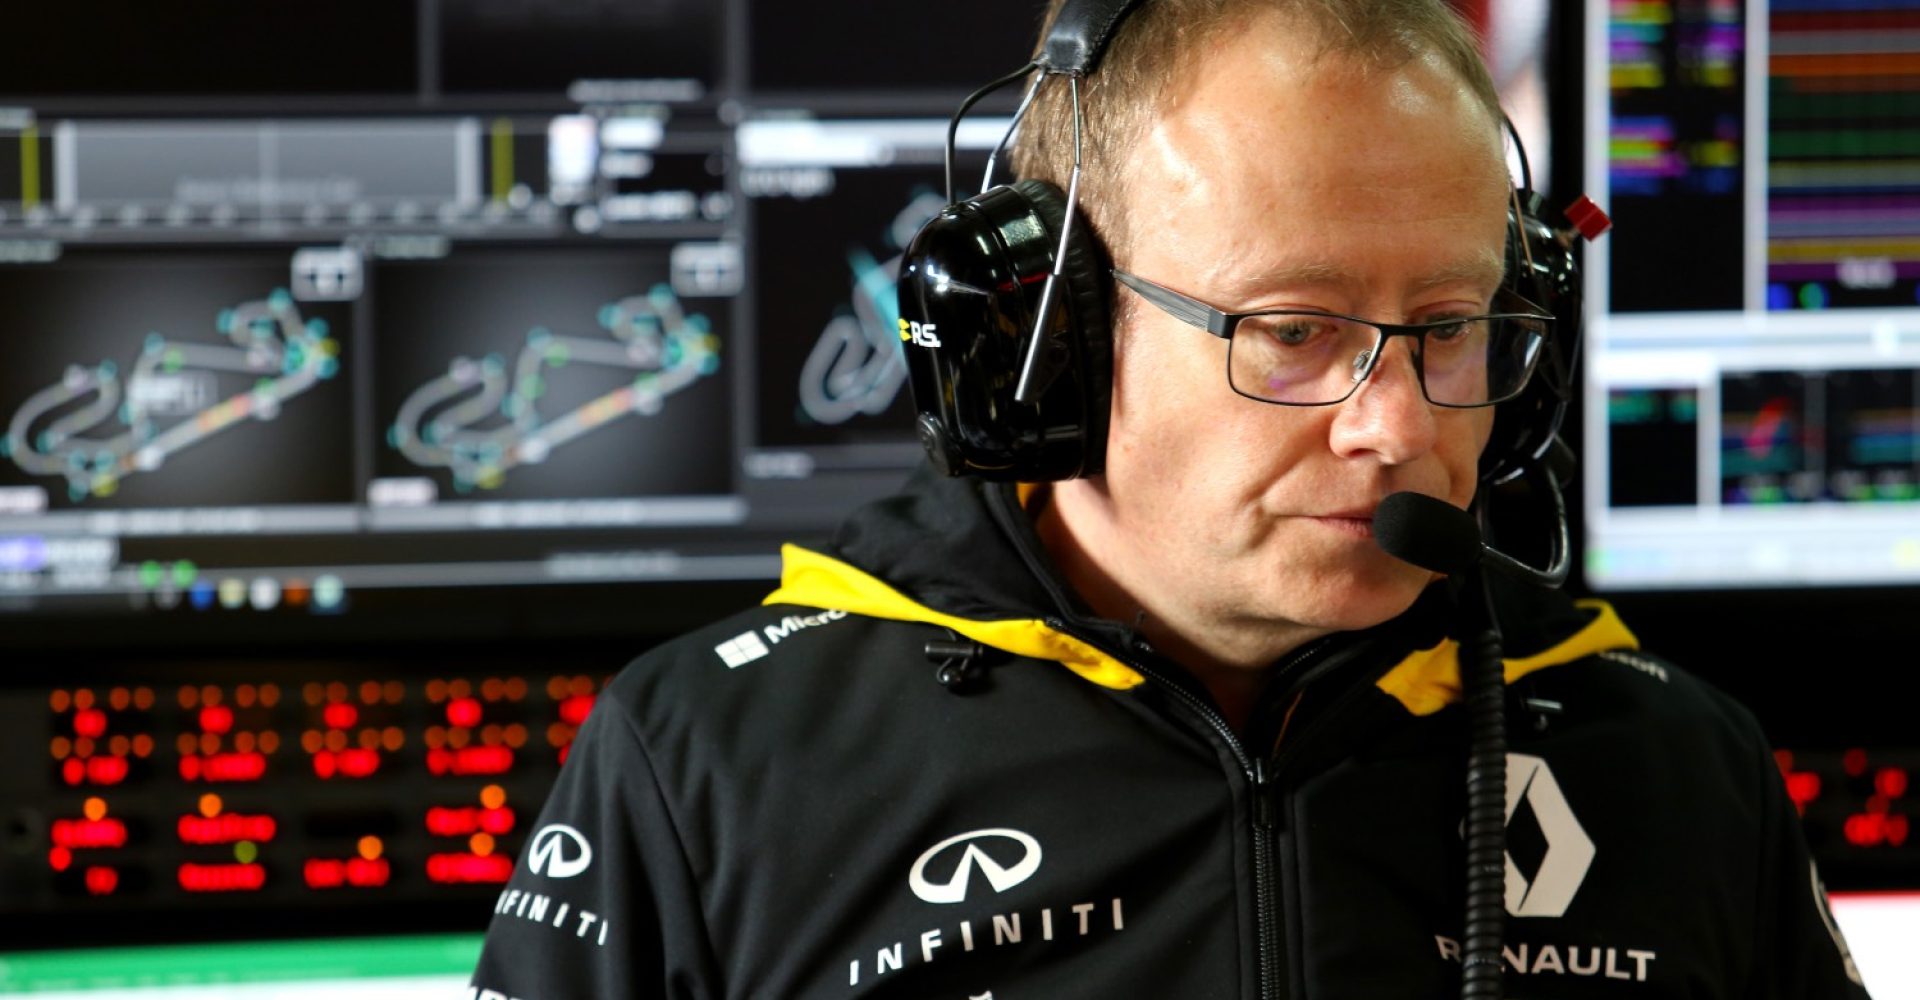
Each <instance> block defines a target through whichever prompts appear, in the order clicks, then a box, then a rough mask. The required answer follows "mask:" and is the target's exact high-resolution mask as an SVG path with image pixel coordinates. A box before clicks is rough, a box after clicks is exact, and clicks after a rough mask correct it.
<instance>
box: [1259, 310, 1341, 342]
mask: <svg viewBox="0 0 1920 1000" xmlns="http://www.w3.org/2000/svg"><path fill="white" fill-rule="evenodd" d="M1261 326H1262V327H1264V329H1265V333H1266V336H1267V339H1269V340H1271V341H1273V342H1274V343H1276V344H1279V345H1280V346H1282V347H1301V346H1303V345H1306V344H1309V343H1312V342H1313V340H1314V338H1315V337H1319V336H1325V335H1326V334H1327V333H1329V332H1331V330H1332V324H1330V323H1327V322H1325V321H1322V320H1315V319H1310V318H1307V317H1303V316H1274V317H1268V318H1266V322H1265V323H1262V324H1261Z"/></svg>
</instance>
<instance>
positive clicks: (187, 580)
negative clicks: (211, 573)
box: [173, 559, 200, 590]
mask: <svg viewBox="0 0 1920 1000" xmlns="http://www.w3.org/2000/svg"><path fill="white" fill-rule="evenodd" d="M199 575H200V567H198V566H195V565H194V564H193V562H192V560H188V559H182V560H180V561H179V562H177V563H174V564H173V585H174V586H176V587H179V588H181V589H183V590H184V589H186V588H187V587H191V586H193V581H194V580H195V579H196V578H197V577H199Z"/></svg>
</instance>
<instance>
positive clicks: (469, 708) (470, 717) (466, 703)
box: [447, 698, 480, 727]
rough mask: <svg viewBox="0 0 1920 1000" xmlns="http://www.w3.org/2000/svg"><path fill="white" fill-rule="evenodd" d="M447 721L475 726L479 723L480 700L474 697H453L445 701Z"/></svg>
mask: <svg viewBox="0 0 1920 1000" xmlns="http://www.w3.org/2000/svg"><path fill="white" fill-rule="evenodd" d="M447 721H448V722H449V723H451V724H453V725H456V726H468V727H472V726H477V725H479V724H480V701H479V699H476V698H455V699H453V700H452V701H450V702H447Z"/></svg>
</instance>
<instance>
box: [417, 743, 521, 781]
mask: <svg viewBox="0 0 1920 1000" xmlns="http://www.w3.org/2000/svg"><path fill="white" fill-rule="evenodd" d="M512 767H513V751H512V750H511V749H509V748H507V747H502V746H492V747H461V748H460V749H458V750H448V749H445V748H441V749H435V750H429V751H427V770H428V771H430V772H432V773H434V774H501V773H504V772H505V771H507V770H508V769H510V768H512Z"/></svg>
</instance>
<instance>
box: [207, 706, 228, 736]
mask: <svg viewBox="0 0 1920 1000" xmlns="http://www.w3.org/2000/svg"><path fill="white" fill-rule="evenodd" d="M200 728H201V729H202V730H204V731H206V732H209V733H225V732H228V731H230V730H231V729H233V709H231V708H228V707H227V706H225V705H208V706H206V707H205V708H202V709H201V710H200Z"/></svg>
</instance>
